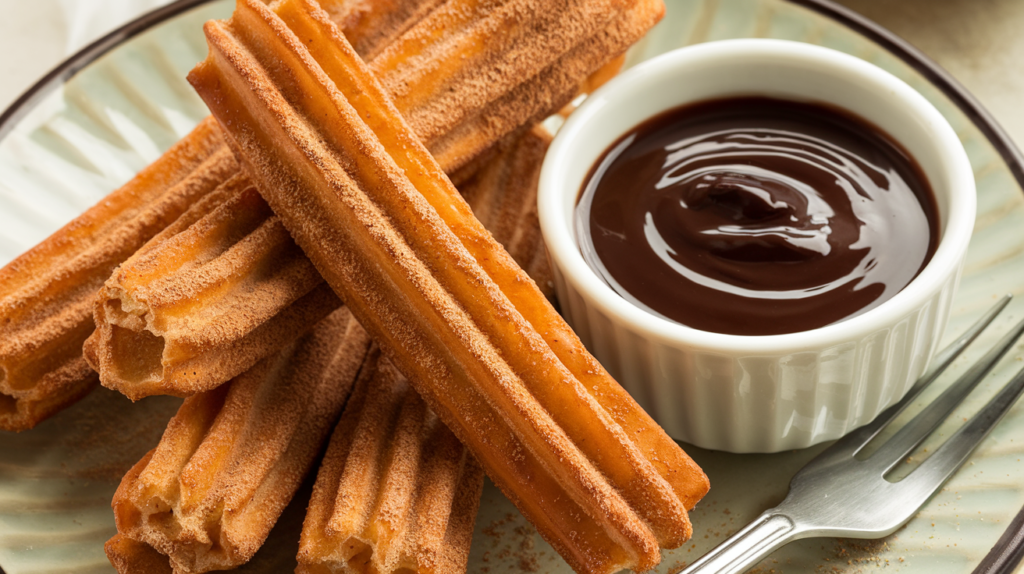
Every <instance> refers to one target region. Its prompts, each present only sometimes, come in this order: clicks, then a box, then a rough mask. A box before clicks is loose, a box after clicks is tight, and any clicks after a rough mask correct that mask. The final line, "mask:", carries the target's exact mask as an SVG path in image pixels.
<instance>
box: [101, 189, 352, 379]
mask: <svg viewBox="0 0 1024 574" xmlns="http://www.w3.org/2000/svg"><path fill="white" fill-rule="evenodd" d="M207 200H208V201H207V202H205V203H210V204H213V205H216V207H214V208H213V209H210V206H209V205H205V204H197V205H196V206H195V209H194V210H190V211H189V212H187V213H186V214H185V215H183V216H182V217H181V220H180V221H179V222H177V223H175V225H173V226H171V227H170V228H168V230H167V233H166V235H167V237H166V238H165V237H158V238H157V239H158V241H154V242H153V243H154V245H151V246H150V245H147V248H146V249H143V250H140V251H139V252H138V253H136V254H135V255H134V256H132V257H131V258H129V259H128V261H126V262H125V263H123V264H122V265H121V266H120V267H119V268H118V269H117V271H116V272H115V273H114V274H113V276H112V277H111V278H110V279H109V280H108V281H107V283H106V285H105V286H104V287H103V289H101V290H100V292H99V295H98V297H97V305H96V309H95V314H96V315H95V316H96V333H95V334H94V335H93V336H92V337H90V338H89V340H88V342H87V343H86V352H85V355H86V357H87V358H88V359H89V362H90V363H91V364H92V365H93V366H94V367H96V369H97V370H98V371H100V372H101V373H102V374H103V377H102V381H103V384H104V386H107V387H109V388H112V389H115V390H117V391H120V392H121V393H123V394H125V395H126V396H128V397H129V398H132V399H139V398H142V397H145V396H149V395H155V394H164V395H176V396H189V395H192V394H195V393H197V392H201V391H205V390H209V389H212V388H215V387H217V386H218V385H220V384H222V383H223V382H225V381H227V380H230V379H231V378H232V377H234V376H236V375H238V374H239V373H242V372H245V371H246V370H248V369H249V368H250V367H252V366H253V365H255V364H256V362H257V361H259V360H260V359H262V358H263V357H266V356H267V355H269V354H271V353H273V352H275V351H277V350H279V349H281V348H282V347H284V346H285V345H287V344H288V343H289V342H291V341H292V340H294V339H295V337H297V336H298V335H299V334H300V333H302V331H303V330H304V329H305V327H306V326H308V325H310V324H313V323H316V322H317V321H319V320H320V319H322V318H324V317H326V316H327V315H328V314H330V313H331V311H333V310H335V309H337V308H338V307H339V306H340V305H341V301H339V300H338V298H337V296H336V295H335V294H334V292H333V291H331V290H330V288H329V287H328V286H327V285H326V284H325V283H324V282H323V279H322V278H321V277H320V274H319V273H317V271H316V269H315V268H314V267H313V265H312V263H310V262H309V259H307V258H306V257H305V255H303V254H302V251H301V250H300V249H299V248H298V247H296V245H295V243H294V242H293V241H292V238H291V236H289V235H288V232H287V231H286V230H285V228H284V226H283V225H282V224H281V222H280V220H279V219H278V218H277V217H274V216H273V213H272V212H271V211H270V208H269V207H267V204H266V203H265V202H264V201H263V198H261V197H260V195H259V193H257V192H256V190H255V189H254V188H253V187H252V186H251V185H250V184H249V181H248V179H247V178H246V177H245V176H243V175H239V176H236V177H235V178H234V179H232V180H231V181H229V182H227V183H226V184H225V185H224V186H222V189H219V190H218V193H214V194H211V195H210V196H208V197H207ZM193 212H195V213H196V214H197V215H199V214H202V217H199V218H198V219H196V220H195V221H192V217H190V216H192V215H193Z"/></svg>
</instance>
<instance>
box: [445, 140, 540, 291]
mask: <svg viewBox="0 0 1024 574" xmlns="http://www.w3.org/2000/svg"><path fill="white" fill-rule="evenodd" d="M550 144H551V134H549V133H548V131H547V130H546V129H544V128H543V127H541V126H537V127H535V128H533V129H532V130H530V131H528V132H526V133H525V134H523V135H522V136H520V137H519V138H517V139H516V140H515V141H514V142H513V143H512V145H510V146H508V147H507V149H505V150H502V151H501V153H499V154H497V155H496V156H495V157H493V158H492V159H491V160H490V161H488V162H486V163H484V164H483V165H482V167H481V168H480V169H479V170H477V172H476V173H475V174H474V175H473V177H472V178H471V179H470V180H469V181H467V182H466V183H463V184H462V185H460V186H459V191H460V192H461V193H462V197H464V198H465V199H466V203H468V204H469V206H470V208H472V210H473V215H474V216H476V218H477V219H478V220H479V221H480V223H482V224H483V226H484V227H486V228H487V230H488V231H490V232H491V235H493V236H494V239H495V240H496V241H497V242H498V243H500V244H501V245H502V246H503V247H504V248H505V250H506V251H508V254H509V255H511V256H512V259H513V260H515V262H516V263H518V264H519V266H520V267H522V268H523V271H526V274H527V275H529V276H530V278H531V279H533V281H534V282H535V283H536V284H537V287H539V288H540V290H541V292H543V293H544V295H545V296H546V297H549V298H550V297H553V296H554V289H555V286H554V283H553V279H552V275H551V265H550V263H548V254H547V249H546V248H545V247H544V238H543V237H542V236H541V233H540V222H539V221H538V219H537V184H538V182H539V180H540V168H541V165H542V164H543V163H544V154H545V153H547V151H548V146H549V145H550Z"/></svg>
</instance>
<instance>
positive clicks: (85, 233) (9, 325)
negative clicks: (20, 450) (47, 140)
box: [0, 118, 238, 430]
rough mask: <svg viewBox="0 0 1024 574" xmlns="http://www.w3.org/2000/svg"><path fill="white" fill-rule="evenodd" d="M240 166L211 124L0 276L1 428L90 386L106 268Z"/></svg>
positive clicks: (25, 421)
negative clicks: (88, 344)
mask: <svg viewBox="0 0 1024 574" xmlns="http://www.w3.org/2000/svg"><path fill="white" fill-rule="evenodd" d="M237 169H238V166H237V164H236V162H235V159H234V156H232V155H231V153H230V152H229V151H228V149H227V147H226V146H224V144H223V138H222V136H221V132H220V129H219V128H218V127H217V125H216V122H215V121H214V120H213V119H212V118H210V119H208V120H206V121H204V122H203V123H201V124H200V125H199V127H197V128H196V129H195V130H194V131H193V132H192V133H191V134H190V135H189V136H187V137H186V138H185V139H184V140H182V141H181V142H179V143H178V144H177V145H175V146H174V147H173V148H171V150H170V151H168V152H167V154H165V155H164V156H163V157H161V158H160V159H159V160H157V161H156V162H155V163H153V164H152V165H150V166H149V167H147V168H146V169H144V170H143V171H142V172H141V173H139V175H137V176H136V177H135V178H133V179H132V180H131V181H130V182H128V183H127V184H126V185H124V186H123V187H121V188H120V189H118V190H116V191H114V192H113V193H111V194H110V195H108V196H107V197H106V198H104V200H103V201H101V202H100V203H98V204H97V205H96V206H95V207H93V208H91V209H89V210H88V211H86V212H85V213H83V214H82V215H80V216H78V217H77V218H75V219H74V220H73V221H72V222H71V223H69V224H67V225H65V226H64V227H63V228H62V229H60V230H59V231H57V232H56V233H54V234H53V235H51V236H50V237H49V238H48V239H46V240H45V241H43V242H42V243H40V244H39V245H37V246H36V247H34V248H32V249H31V250H29V251H28V252H26V253H24V254H23V255H21V256H20V257H18V258H17V259H15V260H14V261H12V262H11V263H10V264H9V265H7V266H6V267H4V268H3V269H2V270H0V429H4V430H25V429H29V428H32V427H33V426H35V425H36V424H38V423H39V422H40V421H41V420H43V419H45V418H47V417H49V416H50V415H52V414H53V413H55V412H57V411H59V410H60V409H62V408H64V407H65V406H67V405H69V404H71V403H73V402H75V401H77V400H78V399H79V398H81V397H82V396H84V395H85V394H86V393H88V392H89V391H90V390H92V389H93V388H94V387H95V385H96V375H95V373H93V371H92V369H90V368H89V366H88V365H86V363H85V361H84V360H83V359H82V342H83V341H85V339H86V337H88V336H89V334H90V333H92V331H93V318H92V305H93V299H94V296H95V293H96V291H97V290H98V289H99V288H100V286H101V285H102V284H103V281H104V280H106V279H107V277H109V276H110V272H111V271H113V269H114V268H115V267H116V266H117V265H118V264H120V263H121V262H122V261H124V260H125V259H127V258H128V257H129V256H130V255H131V254H132V253H134V252H135V250H136V249H138V248H140V247H141V246H142V245H143V244H144V243H145V242H146V241H147V240H149V239H150V238H151V237H153V236H154V235H156V234H157V233H159V232H160V231H161V230H162V229H164V227H166V226H167V225H168V224H170V223H171V222H173V221H174V220H175V219H176V218H177V217H178V215H179V214H181V213H182V212H184V211H185V210H186V209H187V208H188V206H189V205H190V204H191V203H192V202H194V201H197V200H198V199H200V198H202V197H203V196H204V195H206V194H207V193H209V192H210V191H211V190H213V189H214V188H215V187H217V185H219V184H220V183H221V182H223V181H224V180H226V179H227V178H228V177H230V176H231V175H232V174H233V173H234V172H235V171H237Z"/></svg>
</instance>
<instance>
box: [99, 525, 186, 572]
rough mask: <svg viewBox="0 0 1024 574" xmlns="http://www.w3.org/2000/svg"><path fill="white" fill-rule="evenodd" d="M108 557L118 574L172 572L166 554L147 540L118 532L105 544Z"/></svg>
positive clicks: (104, 547) (104, 548)
mask: <svg viewBox="0 0 1024 574" xmlns="http://www.w3.org/2000/svg"><path fill="white" fill-rule="evenodd" d="M103 550H104V551H105V552H106V553H107V559H108V560H110V564H111V565H112V566H113V567H114V569H115V570H117V574H172V572H173V570H172V569H171V563H170V561H169V560H168V559H167V557H166V556H164V555H163V554H160V553H159V552H157V551H156V550H154V549H153V547H152V546H150V545H149V544H146V543H145V542H139V541H137V540H132V539H131V538H128V537H127V536H125V535H123V534H121V533H117V534H115V535H114V536H113V537H112V538H111V539H110V540H107V543H106V544H104V545H103Z"/></svg>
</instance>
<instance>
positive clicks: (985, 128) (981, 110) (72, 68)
mask: <svg viewBox="0 0 1024 574" xmlns="http://www.w3.org/2000/svg"><path fill="white" fill-rule="evenodd" d="M212 1H213V0H176V1H175V2H172V3H170V4H168V5H167V6H164V7H163V8H158V9H156V10H153V11H151V12H148V13H146V14H143V15H142V16H140V17H139V18H137V19H135V20H133V21H131V22H129V23H127V24H125V25H124V26H121V27H120V28H118V29H116V30H114V31H113V32H110V33H109V34H107V35H106V36H103V37H102V38H100V39H99V40H96V41H95V42H93V43H92V44H89V45H88V46H86V47H85V48H83V49H81V50H80V51H79V52H78V53H76V54H74V55H72V56H70V57H69V58H67V59H66V60H64V61H63V62H61V63H60V64H59V65H58V66H57V67H56V68H54V69H53V70H51V71H50V72H49V73H48V74H46V75H45V76H43V78H42V79H40V80H39V81H38V82H36V83H35V84H34V85H33V86H32V87H31V88H29V89H28V90H27V91H26V92H25V93H23V94H22V95H21V96H19V97H18V99H17V100H15V101H14V103H12V104H11V105H10V106H9V107H8V108H7V109H6V110H4V112H3V114H0V141H2V140H3V139H4V138H6V137H7V135H8V134H10V132H11V131H12V130H13V129H14V127H15V126H17V125H18V123H19V122H20V121H21V120H22V119H23V118H24V117H25V116H26V115H27V114H28V113H29V112H30V111H32V110H33V109H35V107H36V106H37V105H39V103H40V102H41V101H42V100H43V99H44V98H45V97H46V96H48V95H49V94H50V93H51V92H53V91H54V90H55V89H57V88H58V87H60V86H61V85H63V84H64V83H66V82H67V81H68V80H69V79H71V78H72V77H73V76H74V75H75V74H77V73H78V72H79V71H81V70H82V69H83V68H85V67H87V66H88V65H90V64H92V63H93V62H94V61H96V60H97V59H99V58H100V57H102V56H104V55H105V54H107V53H108V52H110V51H111V50H112V49H114V48H116V47H117V46H119V45H121V44H122V43H124V42H125V41H127V40H129V39H130V38H133V37H135V36H137V35H139V34H141V33H143V32H145V31H147V30H149V29H150V28H152V27H153V26H156V25H157V24H160V23H163V22H164V21H165V20H168V19H170V18H173V17H174V16H177V15H179V14H181V13H183V12H187V11H188V10H191V9H193V8H196V7H198V6H201V5H203V4H207V3H209V2H212ZM785 1H787V2H790V3H791V4H796V5H798V6H803V7H805V8H808V9H810V10H812V11H814V12H817V13H819V14H821V15H823V16H826V17H828V18H831V19H832V20H835V21H837V22H839V23H840V24H843V25H845V26H846V27H848V28H850V29H852V30H854V31H856V32H858V33H859V34H861V35H863V36H865V37H867V38H869V39H871V40H872V41H874V42H875V43H877V44H878V45H880V46H882V47H883V48H885V49H886V50H888V51H889V52H891V53H892V54H894V55H896V56H897V57H898V58H900V59H901V60H903V61H904V62H905V63H907V64H908V65H909V66H910V67H912V68H913V69H914V70H916V71H917V72H918V73H920V74H921V75H922V76H924V77H925V78H926V79H927V80H928V81H929V82H931V84H932V85H934V86H935V87H937V88H939V90H941V91H942V93H943V94H945V95H946V97H948V98H949V99H950V100H951V101H952V102H953V103H954V104H956V106H957V107H958V108H960V110H961V111H962V112H963V113H964V114H965V115H967V117H968V118H970V120H971V121H972V122H973V123H974V125H975V126H977V128H978V129H979V130H980V131H981V132H982V133H983V134H984V135H985V137H986V138H987V139H988V140H989V142H990V143H991V144H992V145H993V147H995V149H996V151H997V152H998V153H999V155H1000V156H1001V157H1002V158H1003V161H1004V162H1005V163H1006V165H1007V167H1008V168H1009V169H1010V172H1011V173H1012V174H1013V176H1014V179H1016V181H1017V185H1018V186H1020V188H1021V190H1022V191H1024V155H1021V152H1020V150H1019V149H1017V146H1016V145H1015V144H1014V143H1013V140H1011V139H1010V136H1009V135H1008V134H1007V133H1006V131H1005V130H1003V128H1002V126H1000V125H999V122H997V121H996V119H995V118H994V117H993V116H992V114H990V113H989V111H988V110H987V109H985V107H984V106H983V105H982V104H981V102H979V101H978V100H977V98H975V97H974V96H973V95H972V94H971V93H970V92H969V91H967V89H966V88H964V87H963V86H962V85H961V84H960V82H958V81H957V80H956V79H954V78H953V76H951V75H950V74H949V72H947V71H946V70H944V69H943V68H942V67H941V66H939V65H938V64H937V63H935V62H934V61H933V60H932V59H931V58H929V57H928V56H926V55H925V54H924V53H923V52H921V51H920V50H918V49H917V48H915V47H914V46H913V45H911V44H910V43H909V42H907V41H906V40H904V39H902V38H900V37H899V36H897V35H896V34H894V33H892V32H890V31H889V30H887V29H885V28H884V27H882V26H880V25H879V24H876V23H875V22H873V21H872V20H869V19H868V18H865V17H864V16H861V15H860V14H858V13H856V12H854V11H853V10H850V9H849V8H846V7H844V6H840V5H838V4H836V3H835V2H833V1H832V0H785ZM1022 532H1024V509H1022V510H1021V512H1020V514H1018V516H1017V517H1016V518H1015V519H1014V520H1013V521H1012V522H1011V524H1010V527H1009V528H1007V530H1006V532H1005V533H1004V534H1003V536H1002V537H1001V538H1000V539H999V540H998V541H997V542H996V544H995V546H993V548H992V550H991V551H990V552H989V553H988V555H987V556H986V557H985V559H983V560H982V563H981V564H980V565H979V566H978V568H977V569H976V570H975V572H976V573H979V572H986V573H987V574H995V573H996V572H1000V573H1001V572H1010V571H1011V570H1012V569H1013V567H1014V566H1016V564H1017V563H1018V562H1019V561H1020V560H1021V555H1022V552H1024V539H1022V535H1021V533H1022ZM0 574H3V569H2V568H0Z"/></svg>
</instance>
